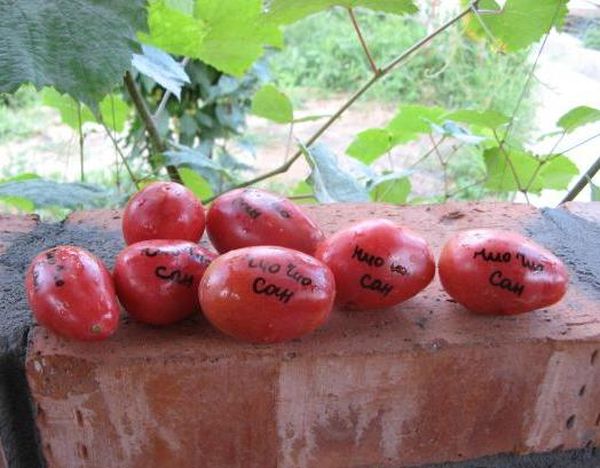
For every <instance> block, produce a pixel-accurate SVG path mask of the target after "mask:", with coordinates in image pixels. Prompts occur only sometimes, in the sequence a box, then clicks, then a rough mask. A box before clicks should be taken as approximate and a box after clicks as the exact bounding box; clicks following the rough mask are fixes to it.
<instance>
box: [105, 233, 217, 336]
mask: <svg viewBox="0 0 600 468" xmlns="http://www.w3.org/2000/svg"><path fill="white" fill-rule="evenodd" d="M215 258H216V254H214V253H212V252H210V251H208V250H206V249H205V248H203V247H200V246H199V245H197V244H194V243H193V242H188V241H178V240H166V239H162V240H149V241H143V242H138V243H136V244H132V245H130V246H128V247H126V248H125V249H123V250H122V251H121V252H120V253H119V255H118V256H117V260H116V262H115V269H114V273H113V276H114V279H115V286H116V289H117V295H118V296H119V300H120V301H121V303H122V304H123V307H124V308H125V310H126V311H127V313H128V314H129V315H131V316H132V317H134V318H135V319H136V320H138V321H140V322H144V323H148V324H151V325H169V324H171V323H175V322H178V321H179V320H182V319H184V318H185V317H187V316H189V315H191V314H192V313H194V312H195V311H197V310H198V308H199V303H198V285H199V284H200V278H202V275H203V274H204V272H205V271H206V268H207V267H208V265H209V264H210V262H211V261H212V260H214V259H215Z"/></svg>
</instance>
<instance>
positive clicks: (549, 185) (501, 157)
mask: <svg viewBox="0 0 600 468" xmlns="http://www.w3.org/2000/svg"><path fill="white" fill-rule="evenodd" d="M507 158H508V160H509V161H510V164H509V163H508V161H507ZM484 159H485V165H486V168H487V173H488V180H487V183H486V187H487V188H489V189H490V190H494V191H497V192H514V191H517V190H521V189H527V191H529V192H532V193H540V192H541V191H542V190H543V189H551V190H564V189H566V188H567V187H568V185H569V183H570V182H571V180H572V179H573V177H575V176H576V175H577V174H578V173H579V170H578V169H577V166H576V165H575V164H574V163H573V162H572V161H571V160H570V159H569V158H567V157H566V156H564V155H556V154H555V155H550V156H548V157H546V158H545V159H540V158H539V157H537V158H536V157H535V156H534V155H533V154H532V153H530V152H528V151H521V150H511V151H510V152H508V156H507V155H505V154H504V153H503V152H502V151H501V150H500V149H499V148H498V147H495V148H490V149H488V150H486V151H485V153H484ZM511 166H512V167H511Z"/></svg>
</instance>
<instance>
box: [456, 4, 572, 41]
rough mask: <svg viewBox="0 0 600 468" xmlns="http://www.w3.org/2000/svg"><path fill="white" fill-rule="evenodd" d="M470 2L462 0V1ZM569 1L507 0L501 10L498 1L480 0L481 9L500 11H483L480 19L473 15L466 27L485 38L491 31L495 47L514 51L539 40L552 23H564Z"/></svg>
mask: <svg viewBox="0 0 600 468" xmlns="http://www.w3.org/2000/svg"><path fill="white" fill-rule="evenodd" d="M467 1H468V0H463V3H467ZM568 1H569V0H507V1H506V4H505V5H504V8H502V9H500V8H499V6H498V4H497V3H496V2H495V1H493V0H484V1H482V2H480V4H479V9H482V10H499V12H497V13H496V12H494V13H481V14H480V19H478V18H477V17H475V15H471V16H470V17H469V20H468V26H467V29H468V32H469V33H470V35H471V36H472V37H477V38H481V37H486V36H488V34H487V33H488V32H489V34H491V35H492V36H493V37H494V39H495V42H494V46H495V47H497V48H498V49H500V50H502V51H505V52H513V51H516V50H519V49H522V48H525V47H527V46H529V45H531V44H533V43H535V42H537V41H538V40H540V39H541V38H542V37H543V36H544V34H546V32H548V31H549V30H550V28H551V27H552V26H560V25H562V23H563V21H564V19H565V17H566V14H567V11H568V10H567V3H568ZM480 21H482V22H483V23H484V25H485V27H482V26H481V23H480ZM486 30H487V32H486Z"/></svg>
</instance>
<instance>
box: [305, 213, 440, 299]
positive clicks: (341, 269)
mask: <svg viewBox="0 0 600 468" xmlns="http://www.w3.org/2000/svg"><path fill="white" fill-rule="evenodd" d="M315 256H316V257H317V258H318V259H320V260H322V261H323V262H324V263H326V264H327V265H328V266H329V267H330V268H331V271H333V274H334V275H335V282H336V285H337V302H338V304H340V305H341V306H342V307H344V308H347V309H356V310H368V309H383V308H386V307H391V306H393V305H396V304H399V303H400V302H403V301H405V300H407V299H408V298H410V297H412V296H414V295H415V294H417V293H418V292H419V291H421V290H422V289H423V288H425V287H426V286H427V285H428V284H429V283H430V282H431V280H432V279H433V276H434V274H435V261H434V259H433V254H432V253H431V249H430V248H429V246H428V245H427V242H426V241H425V240H424V239H422V238H421V237H419V236H418V235H417V234H415V233H414V232H412V231H410V230H409V229H406V228H404V227H400V226H398V225H396V224H394V223H393V222H391V221H388V220H385V219H371V220H366V221H361V222H359V223H356V224H353V225H352V226H349V227H347V228H345V229H342V230H340V231H338V232H337V233H335V234H334V235H333V236H331V237H329V238H328V239H326V240H325V241H324V242H322V243H321V245H319V248H318V249H317V252H316V254H315Z"/></svg>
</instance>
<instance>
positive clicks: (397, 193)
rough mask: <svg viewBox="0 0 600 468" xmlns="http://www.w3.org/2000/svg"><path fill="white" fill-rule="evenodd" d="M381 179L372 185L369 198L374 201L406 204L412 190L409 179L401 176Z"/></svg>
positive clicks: (396, 175) (393, 175) (394, 175)
mask: <svg viewBox="0 0 600 468" xmlns="http://www.w3.org/2000/svg"><path fill="white" fill-rule="evenodd" d="M391 176H392V177H389V176H384V177H381V178H380V179H379V180H378V181H376V182H375V183H374V184H373V185H372V187H373V188H372V189H371V197H372V198H373V200H375V201H380V202H386V203H394V204H402V203H406V200H407V199H408V195H409V194H410V191H411V190H412V185H411V183H410V179H409V178H408V177H406V176H402V175H401V174H391Z"/></svg>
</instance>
